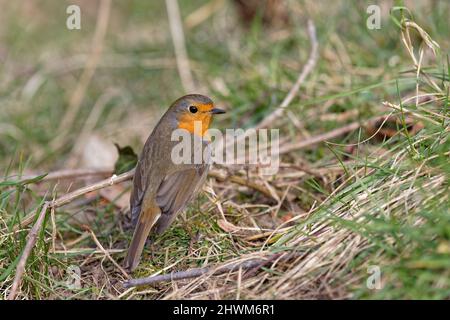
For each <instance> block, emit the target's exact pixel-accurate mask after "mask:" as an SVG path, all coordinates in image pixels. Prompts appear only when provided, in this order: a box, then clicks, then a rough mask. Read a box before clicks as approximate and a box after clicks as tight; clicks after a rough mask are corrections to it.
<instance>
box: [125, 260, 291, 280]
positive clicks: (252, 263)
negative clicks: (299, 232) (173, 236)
mask: <svg viewBox="0 0 450 320" xmlns="http://www.w3.org/2000/svg"><path fill="white" fill-rule="evenodd" d="M277 258H280V260H288V259H290V258H292V254H284V255H283V253H276V254H272V255H270V256H268V257H265V258H256V259H250V260H246V261H238V262H235V263H231V264H227V265H222V266H217V267H203V268H193V269H189V270H184V271H178V272H171V273H169V274H161V275H156V276H150V277H145V278H136V279H131V280H128V281H125V282H124V284H123V286H124V287H125V288H131V287H137V286H143V285H149V284H155V283H158V282H163V281H175V280H183V279H190V278H198V277H201V276H202V275H204V274H206V273H211V275H219V274H223V273H227V272H233V271H236V270H238V269H239V268H241V269H243V270H248V269H254V268H261V266H264V265H265V264H266V263H268V262H270V261H273V260H275V259H277ZM253 271H254V270H253Z"/></svg>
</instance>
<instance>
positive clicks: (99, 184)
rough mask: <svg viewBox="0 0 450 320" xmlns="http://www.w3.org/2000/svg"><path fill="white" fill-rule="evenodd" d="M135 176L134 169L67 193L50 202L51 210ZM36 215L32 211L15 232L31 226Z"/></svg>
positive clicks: (15, 228) (16, 227)
mask: <svg viewBox="0 0 450 320" xmlns="http://www.w3.org/2000/svg"><path fill="white" fill-rule="evenodd" d="M133 175H134V169H133V170H130V171H128V172H125V173H122V174H121V175H118V176H116V175H113V176H111V177H110V178H108V179H105V180H102V181H100V182H97V183H94V184H91V185H89V186H86V187H83V188H80V189H77V190H75V191H73V192H70V193H67V194H65V195H63V196H61V197H59V198H57V199H56V200H54V201H52V202H50V205H49V206H50V208H58V207H61V206H63V205H65V204H68V203H69V202H71V201H72V200H73V199H75V198H78V197H80V196H82V195H84V194H86V193H89V192H92V191H96V190H99V189H103V188H106V187H109V186H112V185H114V184H118V183H121V182H124V181H127V180H130V179H132V178H133ZM35 215H36V211H35V210H34V211H32V212H31V213H30V214H28V215H27V216H26V217H25V218H24V219H23V220H22V221H21V223H20V225H17V226H15V227H14V231H17V230H19V228H21V227H22V228H23V227H26V226H27V225H29V224H30V223H32V222H33V219H34V216H35Z"/></svg>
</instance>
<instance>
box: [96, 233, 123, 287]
mask: <svg viewBox="0 0 450 320" xmlns="http://www.w3.org/2000/svg"><path fill="white" fill-rule="evenodd" d="M88 230H89V232H90V233H91V237H92V239H93V240H94V242H95V244H96V245H97V247H98V248H99V249H100V250H101V251H102V252H103V254H104V255H105V256H106V257H107V258H108V259H109V260H110V261H111V262H112V263H113V264H114V265H115V266H116V268H117V269H119V270H120V272H122V274H123V275H124V276H125V278H127V279H130V275H129V274H128V273H127V272H126V271H125V270H124V269H123V268H122V267H121V266H120V265H119V264H118V263H117V262H116V260H114V259H113V258H112V257H111V255H110V254H109V252H108V251H106V250H105V248H103V246H102V244H101V243H100V241H98V239H97V236H96V235H95V233H94V232H93V231H92V230H91V229H90V228H88Z"/></svg>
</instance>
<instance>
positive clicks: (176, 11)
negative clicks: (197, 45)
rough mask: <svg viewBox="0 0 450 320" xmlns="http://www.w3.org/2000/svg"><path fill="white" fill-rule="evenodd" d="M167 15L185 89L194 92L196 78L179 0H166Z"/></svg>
mask: <svg viewBox="0 0 450 320" xmlns="http://www.w3.org/2000/svg"><path fill="white" fill-rule="evenodd" d="M166 7H167V15H168V17H169V25H170V33H171V35H172V41H173V46H174V48H175V58H176V60H177V67H178V73H179V75H180V79H181V83H182V85H183V88H184V91H186V92H193V91H194V90H195V85H194V80H193V78H192V74H191V67H190V65H189V57H188V54H187V50H186V44H185V40H184V32H183V23H182V22H181V16H180V8H179V7H178V2H177V0H166Z"/></svg>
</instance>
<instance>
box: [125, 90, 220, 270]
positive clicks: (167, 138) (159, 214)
mask: <svg viewBox="0 0 450 320" xmlns="http://www.w3.org/2000/svg"><path fill="white" fill-rule="evenodd" d="M220 113H225V111H223V110H221V109H217V108H214V103H213V102H212V100H211V99H210V98H208V97H206V96H203V95H199V94H190V95H186V96H184V97H181V98H179V99H178V100H176V101H175V102H174V103H173V104H172V105H171V106H170V108H169V109H168V110H167V111H166V113H165V114H164V115H163V117H162V118H161V119H160V120H159V122H158V124H157V125H156V127H155V128H154V129H153V132H152V133H151V135H150V136H149V137H148V139H147V141H146V143H145V145H144V149H143V150H142V153H141V155H140V156H139V161H138V164H137V166H136V171H135V173H134V178H133V189H132V192H131V198H130V207H131V217H132V220H133V223H134V224H135V230H134V234H133V240H132V241H131V244H130V247H129V249H128V254H127V257H126V258H125V262H124V265H125V268H127V269H128V270H129V271H133V270H134V269H135V268H136V267H137V265H138V264H139V260H140V257H141V254H142V250H143V249H144V245H145V242H146V240H147V237H148V235H149V233H150V231H151V230H152V231H153V232H154V233H155V234H161V233H163V232H164V231H165V230H166V229H167V227H169V226H170V224H171V223H172V222H173V220H174V219H175V217H176V216H177V214H178V213H180V212H181V211H183V210H184V209H185V208H186V206H187V205H188V203H189V202H190V201H191V200H192V199H193V198H194V197H195V195H196V194H197V193H198V191H199V190H200V188H201V187H202V185H203V183H204V182H205V179H206V176H207V172H208V169H209V163H208V162H207V161H202V163H195V162H194V161H192V162H190V163H182V164H179V163H177V162H174V161H173V159H172V149H173V147H174V146H175V145H176V144H177V143H179V142H177V141H172V139H171V136H172V132H173V131H174V130H176V129H184V130H187V132H189V136H190V137H192V139H200V140H201V145H202V149H204V148H207V147H208V146H209V140H208V138H207V137H206V135H205V133H206V130H208V128H209V125H210V123H211V118H212V115H214V114H220ZM196 121H198V123H200V124H201V130H197V127H195V122H196Z"/></svg>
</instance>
